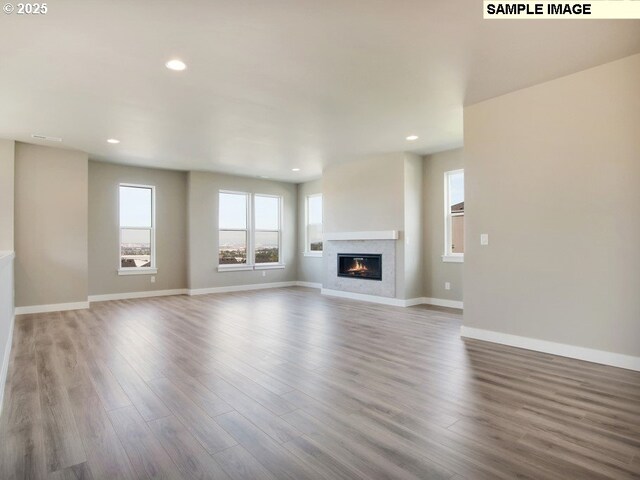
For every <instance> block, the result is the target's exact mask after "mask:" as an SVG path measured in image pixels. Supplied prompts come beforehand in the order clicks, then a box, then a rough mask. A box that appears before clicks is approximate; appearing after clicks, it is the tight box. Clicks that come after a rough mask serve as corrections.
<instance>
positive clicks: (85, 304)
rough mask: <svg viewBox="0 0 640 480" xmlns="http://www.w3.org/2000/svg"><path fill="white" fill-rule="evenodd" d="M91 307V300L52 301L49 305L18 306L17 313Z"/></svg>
mask: <svg viewBox="0 0 640 480" xmlns="http://www.w3.org/2000/svg"><path fill="white" fill-rule="evenodd" d="M85 308H89V302H88V301H86V302H72V303H52V304H49V305H29V306H27V307H16V315H25V314H28V313H47V312H64V311H65V310H84V309H85Z"/></svg>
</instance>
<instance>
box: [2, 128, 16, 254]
mask: <svg viewBox="0 0 640 480" xmlns="http://www.w3.org/2000/svg"><path fill="white" fill-rule="evenodd" d="M14 155H15V142H14V141H13V140H2V139H0V251H3V250H8V251H13V208H14V207H13V197H14V187H13V184H14V164H15V161H14Z"/></svg>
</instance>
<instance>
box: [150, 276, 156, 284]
mask: <svg viewBox="0 0 640 480" xmlns="http://www.w3.org/2000/svg"><path fill="white" fill-rule="evenodd" d="M151 283H156V277H155V275H153V276H152V277H151Z"/></svg>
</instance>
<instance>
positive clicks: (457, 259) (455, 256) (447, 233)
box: [442, 168, 464, 263]
mask: <svg viewBox="0 0 640 480" xmlns="http://www.w3.org/2000/svg"><path fill="white" fill-rule="evenodd" d="M460 173H463V174H464V169H463V168H460V169H458V170H449V171H447V172H444V255H442V261H443V262H452V263H463V262H464V253H454V252H452V251H451V236H452V232H451V218H452V217H454V216H459V214H458V215H452V214H451V198H450V195H449V184H450V181H449V178H450V177H451V176H453V175H457V174H460ZM462 215H464V214H462Z"/></svg>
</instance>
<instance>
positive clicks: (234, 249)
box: [218, 192, 249, 265]
mask: <svg viewBox="0 0 640 480" xmlns="http://www.w3.org/2000/svg"><path fill="white" fill-rule="evenodd" d="M248 197H249V195H248V194H246V193H231V192H228V193H227V192H220V196H219V199H220V201H219V209H218V224H219V234H218V263H219V264H220V265H246V264H247V252H248V250H249V249H248V243H249V242H248V240H249V229H248V224H249V222H248V217H249V209H248V207H249V201H248V200H249V198H248Z"/></svg>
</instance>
